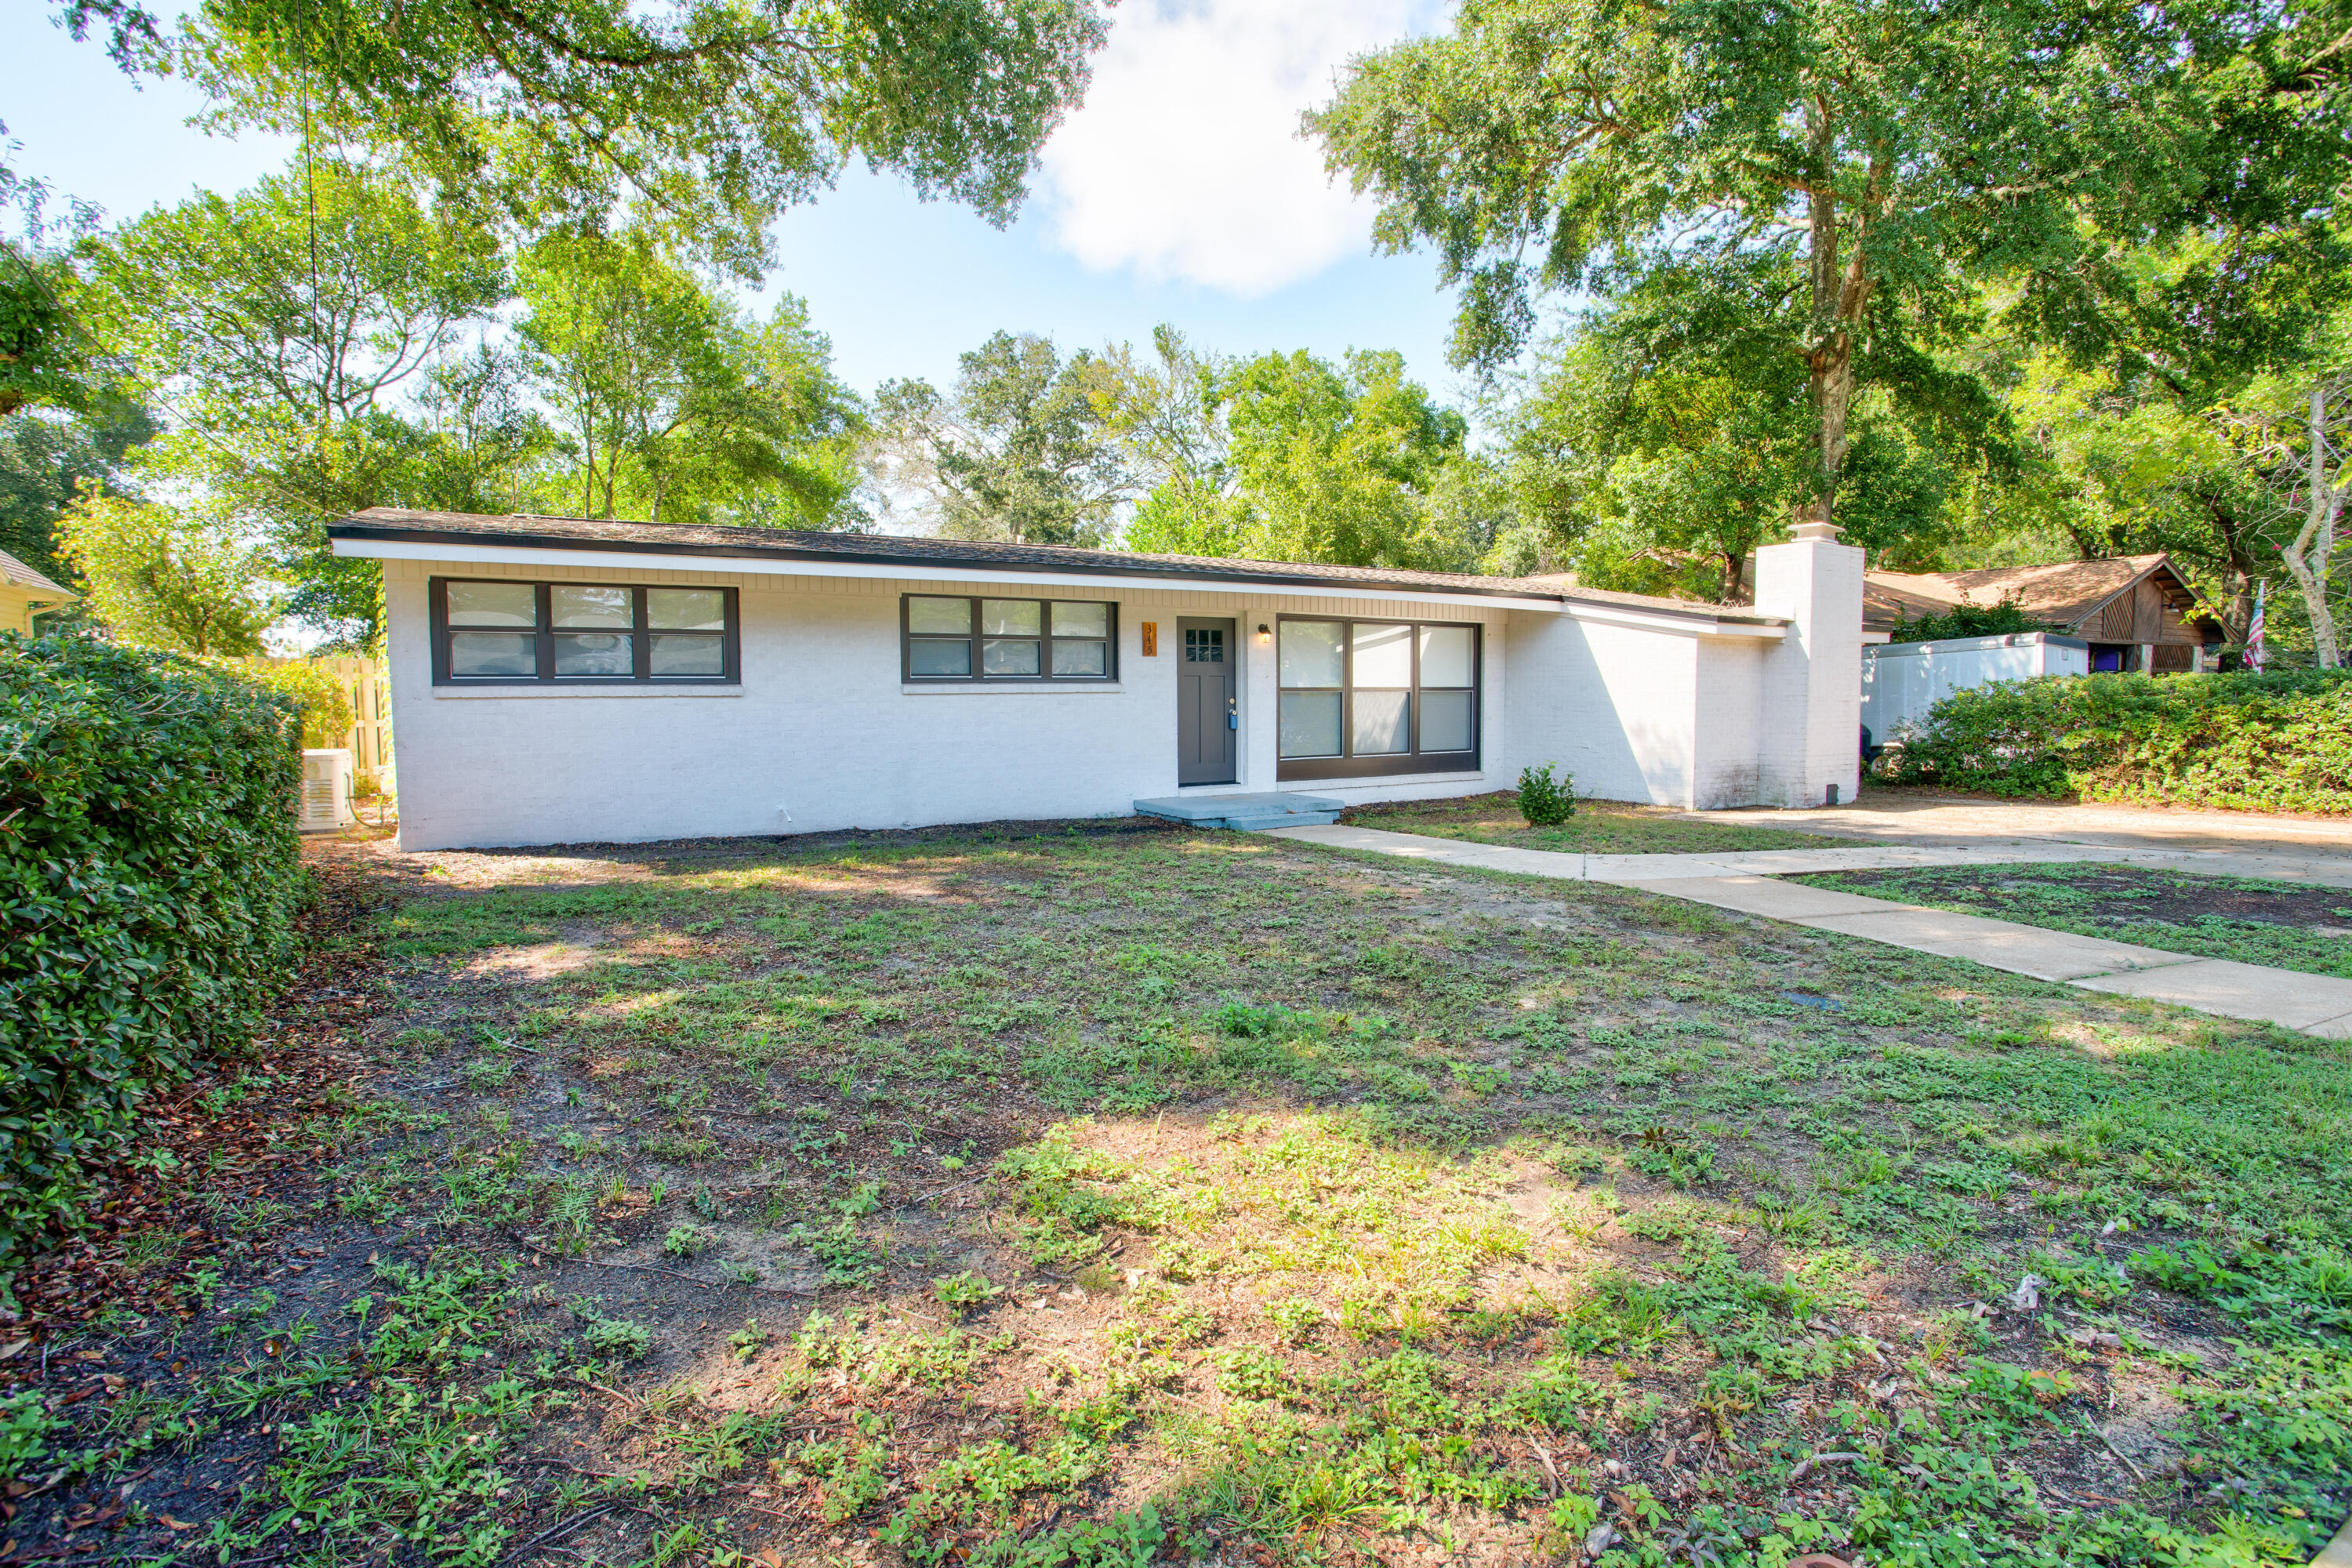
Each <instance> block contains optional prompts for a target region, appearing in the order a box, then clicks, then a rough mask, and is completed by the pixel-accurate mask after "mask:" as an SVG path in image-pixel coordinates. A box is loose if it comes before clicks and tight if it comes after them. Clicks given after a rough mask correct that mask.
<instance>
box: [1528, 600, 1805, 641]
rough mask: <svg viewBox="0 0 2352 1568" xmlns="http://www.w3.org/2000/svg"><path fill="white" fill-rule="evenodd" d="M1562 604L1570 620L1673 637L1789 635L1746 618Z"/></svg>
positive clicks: (1775, 637) (1782, 629)
mask: <svg viewBox="0 0 2352 1568" xmlns="http://www.w3.org/2000/svg"><path fill="white" fill-rule="evenodd" d="M1563 607H1564V608H1565V609H1566V610H1567V612H1568V614H1569V616H1570V618H1571V619H1575V620H1580V621H1597V622H1599V623H1600V624H1601V625H1602V626H1631V627H1633V628H1634V629H1636V630H1639V631H1645V632H1668V633H1671V634H1673V635H1674V636H1675V637H1762V638H1764V639H1766V640H1767V641H1769V642H1779V641H1780V640H1781V639H1782V638H1784V637H1787V636H1788V635H1789V628H1788V627H1787V626H1756V625H1752V624H1750V623H1748V622H1745V621H1702V620H1698V619H1696V618H1694V617H1685V616H1667V615H1660V614H1657V613H1656V612H1654V611H1650V610H1637V609H1634V608H1633V607H1632V606H1631V605H1580V604H1578V603H1577V602H1576V601H1575V600H1573V599H1571V600H1570V601H1569V602H1568V604H1567V605H1564V606H1563Z"/></svg>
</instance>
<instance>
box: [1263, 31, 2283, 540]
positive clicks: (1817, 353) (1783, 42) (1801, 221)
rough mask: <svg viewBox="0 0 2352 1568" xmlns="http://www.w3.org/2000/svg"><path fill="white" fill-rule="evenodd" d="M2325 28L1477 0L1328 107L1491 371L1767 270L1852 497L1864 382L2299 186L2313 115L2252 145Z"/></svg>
mask: <svg viewBox="0 0 2352 1568" xmlns="http://www.w3.org/2000/svg"><path fill="white" fill-rule="evenodd" d="M2312 31H2313V30H2312V29H2301V30H2298V28H2297V26H2296V25H2295V23H2294V21H2293V20H2292V19H2291V18H2287V17H2284V16H2282V14H2281V13H2279V12H2277V11H2276V10H2274V9H2271V8H2265V7H2262V6H2259V5H2254V4H2252V3H2251V0H2250V3H2248V4H2246V5H2228V4H2210V5H2184V6H2179V7H2154V6H2147V7H2137V8H2130V9H2121V10H2119V9H2116V8H2113V7H2106V6H2098V5H2088V4H2084V3H2083V0H2073V3H2070V4H2063V5H2042V6H2013V5H2000V4H1994V3H1992V0H1963V3H1962V4H1960V5H1958V6H1957V7H1955V6H1954V5H1948V4H1944V3H1941V0H1937V3H1936V4H1927V3H1926V0H1898V3H1897V4H1895V5H1893V6H1891V7H1890V6H1888V5H1878V4H1867V5H1866V4H1863V3H1861V0H1806V3H1804V4H1801V5H1788V6H1757V5H1738V4H1733V5H1727V4H1717V3H1711V0H1681V3H1677V4H1670V5H1649V4H1637V3H1635V0H1471V3H1469V4H1466V5H1465V6H1464V7H1463V8H1462V10H1461V12H1460V13H1459V14H1458V16H1457V17H1456V21H1455V26H1454V30H1453V31H1452V32H1451V33H1449V34H1446V35H1443V36H1438V37H1428V38H1417V39H1413V40H1410V41H1408V42H1405V43H1402V44H1399V45H1397V46H1395V47H1391V48H1390V49H1387V50H1384V51H1381V52H1379V53H1376V54H1372V55H1369V56H1366V57H1363V58H1360V59H1358V60H1357V61H1355V62H1354V63H1353V65H1352V67H1351V68H1350V70H1349V75H1348V77H1347V79H1346V80H1345V81H1344V82H1343V83H1342V85H1341V88H1340V89H1339V93H1338V95H1337V96H1336V98H1335V99H1334V100H1332V101H1331V103H1330V104H1329V105H1328V106H1327V107H1326V108H1324V109H1323V110H1319V111H1318V112H1315V113H1312V114H1310V115H1309V116H1308V117H1307V122H1308V124H1309V126H1310V127H1311V128H1312V129H1313V130H1314V131H1315V132H1317V133H1318V135H1320V136H1321V137H1322V138H1323V140H1324V142H1325V144H1326V147H1327V149H1328V155H1329V159H1330V162H1331V164H1332V166H1333V168H1334V169H1335V170H1336V171H1344V172H1345V173H1347V174H1349V177H1350V178H1351V180H1352V182H1353V184H1355V187H1356V188H1357V189H1358V190H1360V191H1364V192H1368V193H1370V194H1371V195H1373V196H1374V197H1375V198H1376V199H1377V200H1378V201H1379V202H1380V204H1381V211H1380V216H1379V219H1378V223H1377V228H1376V232H1377V234H1378V236H1379V238H1380V240H1381V243H1382V244H1383V245H1385V246H1387V247H1390V248H1391V249H1403V248H1407V247H1412V246H1414V245H1416V244H1421V243H1427V244H1428V245H1430V246H1431V247H1433V249H1434V250H1435V252H1436V255H1437V257H1438V258H1439V262H1440V267H1441V270H1442V273H1443V276H1444V278H1445V279H1446V280H1448V281H1452V282H1459V283H1461V284H1463V285H1464V286H1465V287H1464V302H1463V307H1462V310H1461V315H1460V318H1459V322H1458V325H1457V331H1456V336H1455V349H1454V352H1455V354H1456V356H1457V359H1458V360H1459V361H1460V362H1461V363H1466V364H1474V365H1478V366H1482V367H1489V368H1491V367H1494V366H1496V365H1498V364H1500V363H1503V362H1505V361H1507V359H1509V358H1510V357H1511V356H1512V355H1513V354H1515V353H1517V350H1518V349H1519V348H1520V347H1521V346H1522V345H1523V344H1524V343H1525V342H1527V341H1528V336H1529V334H1530V332H1531V331H1533V329H1534V327H1535V324H1536V307H1537V303H1538V298H1539V297H1540V296H1541V295H1542V294H1544V293H1546V292H1548V291H1556V290H1565V289H1577V288H1580V287H1591V288H1595V289H1600V290H1601V291H1602V292H1604V293H1605V292H1612V291H1614V290H1617V289H1623V288H1625V287H1627V286H1629V285H1635V284H1640V283H1643V282H1645V281H1648V280H1650V279H1654V278H1655V277H1656V276H1657V275H1658V274H1659V273H1661V272H1663V271H1668V270H1673V271H1677V272H1679V273H1680V274H1682V275H1683V276H1684V277H1685V279H1689V280H1690V281H1691V282H1693V283H1694V284H1697V285H1702V286H1704V285H1706V284H1708V283H1710V282H1715V283H1720V284H1721V285H1723V286H1725V287H1727V288H1730V289H1734V290H1735V291H1736V290H1738V289H1743V288H1747V287H1748V286H1749V285H1750V284H1751V282H1752V280H1753V279H1754V277H1755V274H1756V273H1757V272H1758V271H1759V269H1761V270H1762V271H1764V272H1765V273H1766V274H1767V275H1768V279H1769V281H1768V284H1767V292H1768V294H1769V300H1766V301H1765V303H1766V304H1767V306H1768V308H1767V309H1764V310H1753V309H1751V310H1745V311H1742V312H1740V314H1741V315H1742V318H1743V320H1744V321H1745V322H1746V324H1747V327H1748V330H1749V331H1755V332H1759V333H1762V334H1764V335H1766V336H1768V337H1769V340H1770V341H1771V342H1773V343H1775V344H1776V345H1777V347H1778V349H1779V351H1780V353H1785V354H1786V355H1788V356H1789V357H1790V359H1792V360H1793V361H1794V362H1795V363H1797V364H1798V365H1800V366H1801V368H1802V369H1803V372H1804V374H1805V376H1806V381H1807V392H1808V399H1809V403H1810V406H1811V414H1812V418H1813V429H1812V431H1811V442H1812V447H1813V453H1812V456H1813V465H1812V471H1811V473H1810V474H1809V475H1808V476H1806V482H1807V486H1808V489H1809V490H1810V492H1811V495H1810V498H1809V500H1810V504H1811V506H1812V507H1814V508H1815V509H1817V510H1819V511H1820V512H1821V514H1822V515H1823V516H1825V517H1826V516H1830V515H1832V509H1833V508H1834V506H1835V504H1836V502H1837V500H1838V497H1837V490H1838V486H1839V482H1840V479H1841V477H1842V476H1843V471H1844V468H1845V464H1846V459H1847V456H1848V453H1849V450H1850V447H1851V446H1852V439H1853V434H1852V431H1851V429H1850V426H1851V423H1852V417H1853V409H1854V400H1855V395H1856V389H1857V386H1858V385H1861V384H1864V383H1865V382H1866V381H1867V380H1868V379H1871V378H1872V377H1873V376H1874V374H1886V375H1893V376H1898V377H1899V376H1900V374H1901V373H1902V369H1903V367H1905V366H1906V365H1910V366H1916V365H1917V364H1918V363H1920V362H1921V360H1922V357H1923V356H1925V355H1927V354H1928V353H1931V352H1932V351H1933V350H1935V349H1937V348H1938V347H1940V346H1943V345H1946V344H1948V343H1951V342H1955V341H1956V340H1958V339H1959V338H1961V337H1963V336H1965V335H1966V333H1967V332H1968V331H1969V329H1970V328H1971V327H1972V326H1973V325H1974V323H1975V321H1976V319H1977V315H1978V310H1979V293H1978V289H1977V287H1976V284H1977V281H1978V280H1979V279H1983V278H1985V277H1987V276H1990V275H1992V274H1996V273H1998V274H2002V275H2009V276H2014V277H2018V278H2021V279H2025V280H2026V288H2027V291H2028V293H2029V295H2030V296H2031V301H2030V304H2029V307H2028V308H2029V309H2031V310H2034V311H2037V312H2039V313H2041V314H2042V315H2044V316H2048V317H2053V318H2056V317H2062V316H2064V315H2065V314H2066V313H2067V312H2068V311H2069V310H2074V313H2075V315H2076V316H2078V317H2083V316H2087V315H2088V314H2089V313H2090V312H2088V311H2087V310H2084V309H2083V308H2082V300H2081V297H2080V296H2081V290H2080V289H2076V288H2074V287H2073V286H2072V285H2070V284H2069V283H2068V282H2067V281H2066V280H2068V279H2073V278H2074V277H2075V276H2076V275H2077V274H2078V273H2079V272H2080V271H2082V270H2083V269H2084V268H2085V267H2086V266H2088V265H2089V264H2090V263H2091V262H2093V261H2095V259H2097V258H2099V257H2100V256H2102V255H2104V254H2105V240H2104V237H2107V236H2133V237H2137V236H2142V235H2147V234H2154V233H2161V232H2168V231H2170V230H2172V229H2175V228H2178V227H2179V226H2183V225H2185V224H2187V223H2189V222H2190V221H2191V220H2192V219H2193V218H2194V217H2195V216H2197V215H2199V214H2200V213H2201V212H2203V211H2204V210H2206V209H2207V208H2208V207H2209V206H2210V205H2212V204H2213V202H2214V199H2215V196H2214V193H2215V191H2216V190H2217V188H2220V187H2221V186H2222V185H2223V184H2226V183H2227V182H2229V181H2230V180H2231V174H2232V173H2233V171H2235V172H2239V173H2243V172H2244V170H2243V167H2242V166H2244V165H2247V164H2248V163H2250V162H2251V163H2254V164H2259V165H2260V167H2259V168H2257V169H2256V170H2254V173H2253V177H2252V178H2251V180H2250V181H2249V182H2246V183H2252V184H2258V185H2263V186H2266V187H2267V186H2272V185H2277V186H2280V187H2282V188H2284V186H2287V185H2290V184H2292V181H2291V180H2290V179H2287V178H2285V177H2284V176H2280V177H2277V178H2273V175H2274V174H2276V170H2274V169H2273V167H2272V165H2273V164H2285V165H2289V166H2290V169H2291V170H2292V169H2293V168H2301V167H2305V166H2306V165H2307V163H2308V161H2309V160H2308V153H2309V146H2308V143H2309V142H2310V138H2309V137H2308V136H2306V135H2285V134H2279V135H2274V136H2273V137H2272V138H2271V139H2270V141H2271V142H2273V143H2280V144H2281V145H2275V146H2272V145H2266V146H2265V147H2264V148H2263V149H2261V150H2258V153H2257V154H2256V155H2255V156H2253V157H2252V159H2251V160H2250V159H2249V158H2248V157H2247V156H2245V155H2242V154H2241V153H2239V152H2238V151H2237V150H2236V149H2235V148H2233V147H2228V146H2225V145H2224V143H2225V142H2226V141H2227V136H2228V132H2229V129H2230V127H2231V124H2232V123H2233V121H2232V116H2231V110H2233V109H2241V108H2243V107H2244V105H2245V103H2246V100H2248V99H2249V98H2252V99H2253V100H2265V101H2266V97H2267V96H2268V95H2275V94H2276V93H2278V92H2281V91H2287V90H2291V89H2292V88H2293V85H2294V82H2295V81H2296V80H2297V79H2298V73H2299V72H2303V71H2306V70H2308V69H2309V67H2308V65H2307V64H2305V62H2303V61H2302V60H2300V59H2298V58H2296V57H2297V53H2298V50H2301V51H2302V52H2303V53H2304V54H2309V53H2312V52H2314V51H2315V50H2317V49H2319V48H2321V47H2323V41H2322V40H2318V39H2315V38H2314V37H2311V32H2312ZM2250 69H2251V71H2252V78H2253V79H2251V80H2250V79H2248V73H2249V70H2250ZM2240 118H2243V116H2240ZM2274 195H2275V193H2274ZM2277 199H2287V198H2286V197H2284V195H2279V196H2278V197H2277ZM1530 256H1532V257H1533V258H1534V259H1532V260H1530V259H1529V258H1530Z"/></svg>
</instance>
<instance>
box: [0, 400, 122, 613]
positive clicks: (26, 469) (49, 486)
mask: <svg viewBox="0 0 2352 1568" xmlns="http://www.w3.org/2000/svg"><path fill="white" fill-rule="evenodd" d="M154 434H155V422H154V421H153V420H152V418H150V417H149V416H148V414H147V412H146V410H144V409H143V408H141V407H139V406H138V405H135V404H130V403H126V402H123V401H121V400H119V399H108V400H105V401H102V402H100V403H99V404H98V405H96V406H94V407H92V408H91V409H90V410H89V413H87V414H86V415H84V416H81V417H79V418H58V417H53V416H46V415H38V414H35V413H32V412H30V411H27V412H26V413H25V414H24V416H22V417H20V418H12V419H9V420H7V421H5V423H0V550H5V551H6V552H8V553H9V554H11V555H13V556H15V557H16V559H17V560H19V561H22V562H23V563H25V564H26V565H27V566H30V567H31V568H32V569H33V570H34V571H36V572H38V573H40V574H42V575H43V576H45V577H48V578H50V579H52V580H54V581H58V582H63V581H64V580H65V572H66V568H65V567H64V566H63V565H61V564H60V563H58V558H57V555H56V545H57V542H56V538H55V535H54V530H55V528H56V525H57V521H58V516H59V515H60V514H61V513H63V512H64V510H66V507H67V505H68V503H69V502H71V501H72V500H73V499H74V497H75V496H76V494H78V493H95V492H97V491H99V490H100V489H121V487H122V485H123V482H124V479H123V476H124V467H125V465H124V459H125V458H126V457H127V455H128V454H130V453H131V451H133V450H134V449H136V448H137V447H138V446H139V445H140V444H141V443H142V442H144V441H146V440H147V439H148V438H149V437H152V436H153V435H154Z"/></svg>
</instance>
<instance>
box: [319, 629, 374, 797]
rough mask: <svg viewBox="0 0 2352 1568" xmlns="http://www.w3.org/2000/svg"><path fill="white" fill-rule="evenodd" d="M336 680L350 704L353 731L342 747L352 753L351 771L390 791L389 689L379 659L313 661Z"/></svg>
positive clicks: (323, 659) (322, 659) (347, 735)
mask: <svg viewBox="0 0 2352 1568" xmlns="http://www.w3.org/2000/svg"><path fill="white" fill-rule="evenodd" d="M312 662H313V663H315V664H317V665H318V666H319V668H321V669H324V670H325V671H326V672H327V673H328V674H330V675H331V676H333V677H334V678H335V683H336V684H337V685H339V686H341V688H342V689H343V700H344V701H345V702H348V703H350V704H351V709H352V727H351V730H350V731H349V732H348V733H347V734H345V735H344V737H343V744H344V745H345V746H346V747H347V748H349V749H350V751H351V753H352V773H356V774H357V775H358V776H359V777H361V778H363V779H369V780H372V781H373V782H374V784H375V785H376V787H377V788H379V789H382V790H385V791H389V790H390V789H391V788H392V686H391V678H390V676H389V675H388V673H387V672H386V671H385V669H384V665H383V660H382V659H380V658H321V659H315V660H313V661H312Z"/></svg>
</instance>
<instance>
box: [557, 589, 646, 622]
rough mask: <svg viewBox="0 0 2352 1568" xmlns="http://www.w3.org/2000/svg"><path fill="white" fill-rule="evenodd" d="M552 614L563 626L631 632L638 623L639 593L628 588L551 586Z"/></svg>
mask: <svg viewBox="0 0 2352 1568" xmlns="http://www.w3.org/2000/svg"><path fill="white" fill-rule="evenodd" d="M547 595H548V617H549V620H550V622H551V624H552V625H555V626H604V627H614V628H617V629H619V630H621V631H627V630H628V629H629V628H630V627H631V626H635V625H636V624H637V607H636V604H635V595H633V594H631V593H630V592H629V590H627V589H626V588H568V587H557V588H550V589H549V590H548V591H547Z"/></svg>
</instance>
